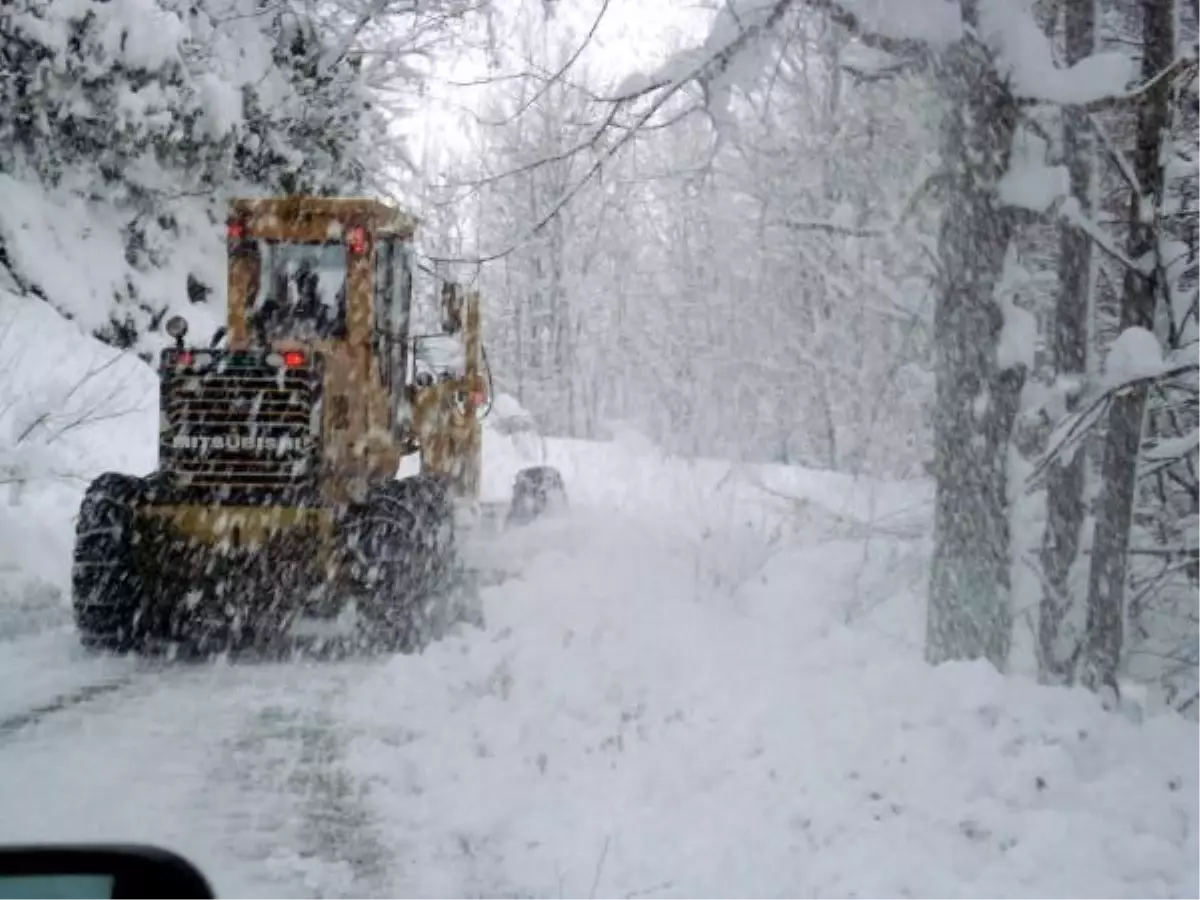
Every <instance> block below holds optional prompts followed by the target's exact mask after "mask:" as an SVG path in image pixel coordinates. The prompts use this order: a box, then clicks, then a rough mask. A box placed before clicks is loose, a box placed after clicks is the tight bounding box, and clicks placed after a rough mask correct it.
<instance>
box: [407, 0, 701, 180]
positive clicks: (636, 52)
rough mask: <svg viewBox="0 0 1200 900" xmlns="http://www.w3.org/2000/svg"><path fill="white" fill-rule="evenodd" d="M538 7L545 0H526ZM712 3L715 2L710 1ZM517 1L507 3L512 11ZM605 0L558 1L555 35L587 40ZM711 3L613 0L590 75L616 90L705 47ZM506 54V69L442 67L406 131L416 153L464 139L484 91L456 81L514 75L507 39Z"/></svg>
mask: <svg viewBox="0 0 1200 900" xmlns="http://www.w3.org/2000/svg"><path fill="white" fill-rule="evenodd" d="M523 2H525V3H529V4H530V8H531V9H537V7H538V6H539V5H540V3H541V0H523ZM709 3H711V0H709ZM515 5H516V3H515V2H513V0H509V2H508V3H505V4H501V6H507V7H508V8H509V9H511V8H512V7H513V6H515ZM602 6H603V2H602V0H554V7H555V10H556V12H555V26H554V27H555V31H556V32H559V33H566V34H567V35H568V39H569V40H570V44H571V46H572V47H574V46H578V44H579V43H580V42H582V41H583V39H584V37H585V35H586V34H587V32H588V30H589V29H590V28H591V26H592V23H593V22H594V21H595V19H596V16H597V14H598V13H599V12H600V10H601V8H602ZM705 7H706V3H705V0H609V4H608V8H607V10H606V11H605V13H604V16H603V18H602V20H601V23H600V26H599V27H598V28H597V30H596V34H595V36H594V38H593V39H592V40H591V41H590V42H589V44H588V46H587V48H586V50H585V51H584V53H583V54H582V56H581V60H580V61H581V63H586V64H587V66H588V68H589V69H590V71H592V72H593V73H595V74H596V75H597V76H600V77H602V78H604V79H605V80H607V81H608V82H609V83H610V85H612V86H615V85H616V84H618V83H619V82H620V81H621V79H622V78H624V77H625V76H626V75H628V74H629V73H631V72H633V71H637V70H651V69H654V68H655V67H656V66H657V65H658V64H659V63H661V62H662V60H663V58H664V57H665V56H666V55H667V54H668V53H670V52H672V51H673V50H675V49H677V48H679V47H680V46H685V45H691V44H696V43H699V42H700V41H701V40H702V39H703V35H704V31H705V28H706V26H707V24H708V22H709V21H710V19H711V17H712V12H711V9H706V8H705ZM498 43H499V44H500V50H501V52H502V53H504V55H505V56H506V57H507V58H509V59H510V62H509V63H508V64H507V65H506V66H505V67H504V69H503V71H501V72H497V71H493V72H491V73H489V72H488V71H487V67H486V61H485V60H484V59H483V58H481V57H474V58H472V57H469V56H468V57H463V58H461V59H458V60H454V61H448V60H443V61H441V62H440V63H439V64H438V66H437V69H436V75H435V79H434V82H433V84H432V91H431V95H430V96H429V97H428V98H427V100H426V103H425V106H424V108H423V109H422V110H421V112H420V113H419V114H418V115H417V116H414V117H413V119H412V120H411V121H410V122H408V123H407V124H406V126H405V128H404V131H405V132H406V133H407V134H409V135H410V139H411V143H412V150H413V153H414V155H415V156H417V157H420V156H421V154H422V148H423V147H424V146H425V145H426V142H427V141H430V142H433V143H437V144H443V145H444V144H446V143H453V142H455V141H457V140H461V139H462V135H463V131H464V126H463V124H462V122H463V117H464V116H465V115H466V114H465V113H464V112H463V110H462V107H464V106H466V107H473V106H474V105H475V104H476V103H477V102H479V100H480V99H481V98H482V97H483V96H484V93H483V91H480V90H472V89H466V88H458V87H454V86H453V85H452V84H451V82H464V81H470V80H472V79H477V78H483V77H486V76H488V75H489V74H490V75H492V76H496V75H500V74H508V73H511V72H514V71H519V70H520V69H521V68H523V67H522V66H520V64H519V63H518V62H517V61H516V60H515V59H513V56H514V54H515V53H516V52H517V47H516V46H515V44H514V42H513V40H512V39H511V38H509V37H506V36H503V35H502V36H501V37H500V39H499V41H498Z"/></svg>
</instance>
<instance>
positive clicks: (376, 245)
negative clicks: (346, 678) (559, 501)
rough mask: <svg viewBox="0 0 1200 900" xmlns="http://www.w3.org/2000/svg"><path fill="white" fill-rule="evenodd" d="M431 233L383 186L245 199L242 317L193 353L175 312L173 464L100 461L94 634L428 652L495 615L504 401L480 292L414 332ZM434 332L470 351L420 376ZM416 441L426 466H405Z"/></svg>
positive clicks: (112, 646) (137, 643)
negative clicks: (417, 283) (491, 567)
mask: <svg viewBox="0 0 1200 900" xmlns="http://www.w3.org/2000/svg"><path fill="white" fill-rule="evenodd" d="M415 231H416V221H415V219H413V218H412V217H411V216H409V215H407V214H406V213H404V212H403V211H401V210H397V209H395V208H393V207H391V206H388V205H386V204H383V203H379V202H377V201H374V200H365V199H341V198H317V197H285V198H271V199H265V200H235V201H233V202H232V203H231V204H230V208H229V216H228V221H227V253H228V319H227V323H226V325H225V327H223V328H221V329H219V330H218V332H217V334H216V335H215V336H214V338H213V340H212V342H211V345H209V346H188V345H187V344H186V343H185V338H186V335H187V330H188V328H187V322H186V320H184V319H183V318H182V317H178V316H176V317H173V318H172V319H171V320H170V321H169V322H168V323H167V332H168V334H169V335H170V336H171V337H172V338H173V339H174V346H171V347H168V348H166V349H164V350H163V351H162V352H161V354H160V359H159V375H160V380H161V385H160V425H159V452H158V466H157V468H156V470H155V471H154V472H153V473H152V474H150V475H148V476H145V477H138V476H133V475H127V474H120V473H106V474H103V475H101V476H100V477H99V478H97V479H96V480H95V481H93V482H92V483H91V485H90V486H89V487H88V489H87V492H86V493H85V495H84V498H83V502H82V504H81V507H80V512H79V518H78V523H77V526H76V540H75V550H74V566H73V570H72V595H73V596H72V600H73V607H74V615H75V623H76V626H77V629H78V632H79V635H80V639H81V641H82V643H83V644H84V645H85V646H86V647H89V648H92V649H97V650H104V651H110V652H117V653H127V652H149V651H152V650H155V649H157V648H160V647H169V648H174V649H175V650H176V651H178V650H181V649H182V650H185V651H188V652H192V653H200V654H207V653H211V652H226V651H234V650H239V649H249V648H254V649H263V648H267V647H276V646H293V645H294V643H295V639H296V638H297V637H303V636H304V635H310V636H311V635H312V634H318V635H326V636H330V635H332V636H333V639H334V640H335V641H337V642H345V641H347V640H348V641H349V642H350V643H351V644H353V645H354V646H355V647H358V648H362V649H370V650H382V651H386V652H404V653H411V652H416V651H419V650H420V649H422V648H423V647H424V646H426V645H427V644H428V643H429V642H430V641H432V640H436V639H438V638H439V637H440V636H442V635H444V634H445V632H446V630H447V629H448V628H449V627H451V626H452V625H453V624H454V623H455V622H457V621H461V620H463V619H466V620H468V621H475V622H476V623H477V624H482V622H481V619H480V617H479V613H478V610H477V608H472V604H471V602H470V598H469V596H468V594H469V592H464V590H463V588H464V585H467V584H469V581H470V579H469V573H468V572H467V571H466V569H465V567H464V564H463V562H462V558H461V554H460V552H459V544H460V541H459V537H460V532H461V531H462V528H463V527H464V524H467V525H468V527H469V523H470V521H471V519H470V514H471V511H472V510H473V509H476V508H477V505H478V504H477V501H478V494H479V484H480V469H481V426H480V418H481V413H482V412H483V411H484V410H485V409H486V406H487V404H488V399H489V393H490V378H487V377H485V374H486V373H485V357H484V354H483V347H482V323H481V311H480V299H479V296H478V294H475V293H472V294H469V295H468V294H466V293H465V292H464V291H462V290H461V288H460V287H459V286H458V285H455V284H453V283H444V284H443V285H442V286H441V292H440V313H441V325H442V331H441V333H439V334H435V335H414V334H413V333H412V330H413V329H412V324H411V323H412V320H413V310H412V300H413V267H412V253H413V251H412V241H413V238H414V235H415ZM426 341H428V342H437V341H440V342H441V343H442V344H447V343H449V345H450V346H457V347H459V348H460V350H461V352H460V353H458V354H457V358H450V359H447V360H443V361H442V363H441V364H440V365H436V366H433V367H432V368H431V367H429V366H426V367H425V368H421V367H420V366H418V365H417V361H418V359H420V358H421V357H422V354H421V352H420V347H421V346H422V342H426ZM452 356H453V355H452ZM413 454H416V455H417V458H418V459H419V462H420V466H419V469H420V471H419V473H417V474H415V475H412V476H409V477H405V478H399V479H398V478H397V472H398V470H399V467H400V463H401V461H402V460H403V459H404V458H405V457H408V456H410V455H413ZM555 474H556V473H555ZM549 481H550V482H552V483H553V484H552V486H553V487H554V488H555V489H556V490H561V487H562V481H561V478H557V479H556V478H553V477H551V478H550V479H549ZM530 483H536V485H538V486H539V490H544V488H545V485H546V484H547V483H548V482H547V476H546V475H545V473H541V472H539V473H535V474H533V475H529V474H525V473H518V476H517V479H516V482H515V484H514V496H513V503H514V506H515V507H516V508H517V509H518V510H519V511H520V514H519V516H518V518H519V519H520V520H521V521H523V520H524V519H525V518H527V516H528V513H529V511H530V510H534V511H536V510H537V509H538V508H542V507H544V504H542V507H539V505H538V502H536V501H537V500H538V498H535V501H534V502H531V501H530V497H529V494H530ZM534 493H535V494H536V493H537V491H534ZM539 497H540V495H539Z"/></svg>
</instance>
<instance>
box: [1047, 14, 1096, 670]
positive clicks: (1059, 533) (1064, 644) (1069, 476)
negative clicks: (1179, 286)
mask: <svg viewBox="0 0 1200 900" xmlns="http://www.w3.org/2000/svg"><path fill="white" fill-rule="evenodd" d="M1065 15H1066V21H1065V31H1066V62H1067V64H1068V65H1074V64H1075V63H1077V62H1079V61H1080V60H1082V59H1084V58H1085V57H1087V56H1090V55H1091V53H1092V52H1093V50H1094V47H1095V31H1096V0H1068V2H1067V3H1066V12H1065ZM1063 154H1064V156H1065V158H1066V163H1067V169H1068V171H1069V172H1070V179H1071V195H1072V196H1073V197H1075V198H1076V199H1077V200H1078V201H1079V204H1080V206H1081V208H1082V210H1083V212H1084V213H1085V214H1088V213H1090V212H1091V209H1090V201H1091V192H1092V189H1091V181H1092V178H1091V171H1092V145H1091V141H1090V140H1089V132H1088V124H1087V113H1086V112H1084V111H1083V110H1081V109H1077V108H1073V107H1066V108H1065V109H1063ZM1091 265H1092V243H1091V240H1090V239H1089V238H1088V236H1087V235H1086V234H1085V233H1083V231H1081V230H1080V229H1079V228H1077V227H1075V226H1074V225H1071V224H1067V223H1063V224H1062V225H1061V227H1060V232H1059V257H1058V297H1057V299H1056V302H1055V305H1054V332H1053V334H1054V337H1053V342H1052V344H1051V347H1052V352H1053V354H1054V372H1055V374H1056V376H1057V377H1058V379H1059V384H1060V385H1063V384H1064V383H1066V384H1069V385H1070V387H1069V390H1070V391H1071V393H1070V394H1068V396H1067V398H1066V400H1067V403H1066V410H1067V413H1068V414H1069V413H1071V412H1072V411H1074V409H1075V406H1076V401H1077V399H1078V396H1079V390H1080V386H1081V385H1082V384H1083V379H1084V376H1085V374H1086V371H1087V343H1088V308H1089V304H1088V300H1089V297H1088V292H1089V290H1090V287H1091ZM1064 379H1068V380H1069V381H1067V382H1064ZM1086 462H1087V459H1086V456H1085V454H1084V453H1083V452H1082V451H1081V452H1078V453H1072V454H1070V455H1069V457H1068V458H1066V459H1057V460H1056V461H1055V462H1054V463H1052V464H1051V466H1050V469H1049V471H1048V472H1047V477H1046V531H1045V533H1044V535H1043V537H1042V554H1041V557H1042V559H1041V562H1042V573H1043V578H1044V582H1043V585H1042V597H1041V602H1040V604H1039V609H1038V613H1039V615H1038V650H1039V653H1038V669H1039V676H1040V677H1041V679H1042V680H1043V681H1045V682H1048V683H1051V684H1063V683H1067V682H1069V681H1070V680H1071V679H1072V677H1073V668H1074V665H1075V661H1076V658H1077V655H1078V650H1079V645H1080V641H1081V639H1082V635H1081V634H1080V633H1079V628H1078V624H1075V625H1074V627H1072V624H1073V623H1072V616H1071V612H1072V610H1073V609H1075V608H1076V603H1077V598H1076V596H1075V595H1074V592H1073V586H1072V584H1071V572H1072V569H1073V568H1074V567H1075V565H1076V561H1077V560H1078V558H1079V548H1080V543H1081V540H1080V539H1081V531H1082V529H1083V522H1084V516H1085V514H1086V512H1087V509H1086V506H1085V503H1084V496H1083V494H1084V473H1085V470H1086Z"/></svg>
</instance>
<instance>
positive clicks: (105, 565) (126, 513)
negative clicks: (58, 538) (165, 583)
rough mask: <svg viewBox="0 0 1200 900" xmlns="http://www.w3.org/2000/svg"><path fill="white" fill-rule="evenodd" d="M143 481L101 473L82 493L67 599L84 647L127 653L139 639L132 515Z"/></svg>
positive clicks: (140, 595) (139, 606)
mask: <svg viewBox="0 0 1200 900" xmlns="http://www.w3.org/2000/svg"><path fill="white" fill-rule="evenodd" d="M145 490H146V483H145V482H144V481H143V480H142V479H141V478H137V477H135V476H132V475H121V474H116V473H113V472H109V473H106V474H104V475H101V476H100V477H99V478H97V479H96V480H95V481H93V482H92V483H91V484H90V485H88V489H87V491H86V492H85V493H84V495H83V502H82V503H81V504H80V507H79V519H78V521H77V523H76V526H75V553H74V564H73V566H72V569H71V601H72V606H73V609H74V613H75V626H76V628H77V630H78V632H79V640H80V642H81V643H82V644H83V646H84V647H87V648H88V649H92V650H100V651H107V652H111V653H128V652H130V651H133V650H136V649H137V648H138V646H139V644H140V636H139V634H138V619H139V618H140V615H141V610H142V603H143V599H144V595H145V590H144V586H143V583H142V579H141V577H140V575H139V574H138V571H137V566H136V563H135V559H134V519H135V515H136V507H137V504H138V502H139V501H140V500H141V499H142V498H143V496H144V493H145Z"/></svg>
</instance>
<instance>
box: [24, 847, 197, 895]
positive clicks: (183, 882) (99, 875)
mask: <svg viewBox="0 0 1200 900" xmlns="http://www.w3.org/2000/svg"><path fill="white" fill-rule="evenodd" d="M7 897H66V898H92V900H117V898H124V897H147V898H150V897H156V898H162V897H180V898H188V900H191V898H197V900H207V898H215V897H216V894H214V893H213V889H212V887H211V886H210V885H209V883H208V880H207V879H206V878H205V877H204V875H203V874H202V873H201V872H200V870H199V869H197V868H196V867H195V866H194V865H192V864H191V863H190V862H188V861H187V860H186V859H184V858H183V857H181V856H179V855H178V854H175V853H172V852H171V851H169V850H164V849H162V848H161V847H154V846H150V845H145V844H37V845H29V846H16V847H0V898H7Z"/></svg>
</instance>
